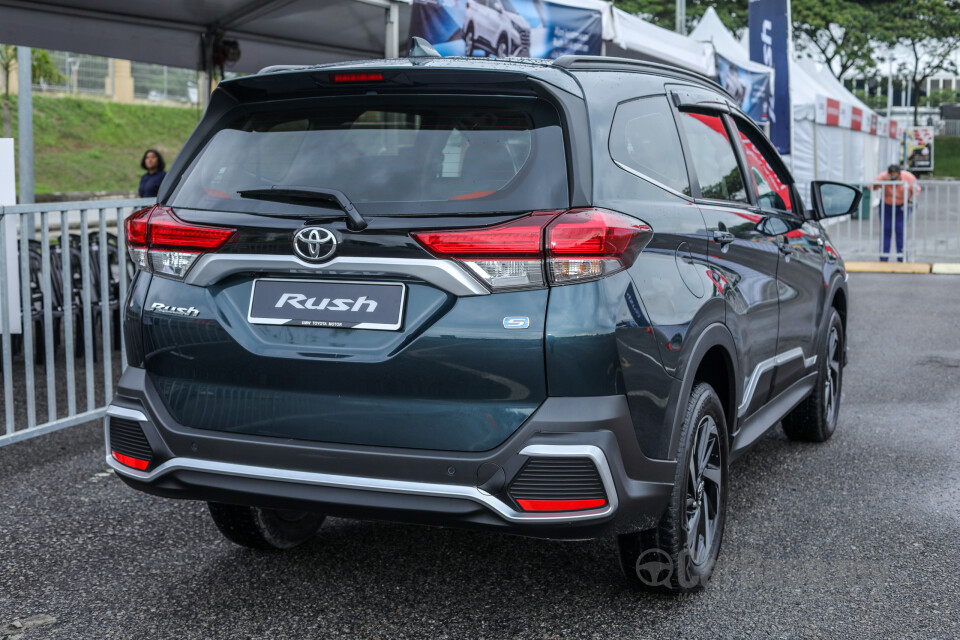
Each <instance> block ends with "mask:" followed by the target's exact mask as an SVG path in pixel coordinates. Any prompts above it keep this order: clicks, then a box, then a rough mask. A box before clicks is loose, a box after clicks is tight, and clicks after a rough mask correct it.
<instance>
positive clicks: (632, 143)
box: [609, 95, 690, 196]
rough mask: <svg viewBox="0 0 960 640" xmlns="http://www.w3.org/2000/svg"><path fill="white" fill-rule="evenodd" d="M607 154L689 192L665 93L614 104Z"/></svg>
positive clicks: (676, 133)
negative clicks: (614, 110) (615, 106)
mask: <svg viewBox="0 0 960 640" xmlns="http://www.w3.org/2000/svg"><path fill="white" fill-rule="evenodd" d="M609 146H610V155H611V157H613V159H614V160H615V161H616V162H617V164H618V165H620V166H621V167H624V168H626V169H629V170H632V171H634V172H636V173H639V174H641V175H642V176H644V177H646V178H649V179H651V180H654V181H656V182H658V183H660V184H662V185H664V186H666V187H669V188H671V189H673V190H674V191H679V192H680V193H682V194H684V195H688V196H689V195H690V180H689V178H688V176H687V168H686V165H685V164H684V162H683V150H682V148H681V146H680V134H679V133H678V132H677V127H676V124H675V123H674V121H673V114H672V113H671V111H670V105H669V103H668V102H667V98H666V96H662V95H661V96H650V97H647V98H639V99H637V100H631V101H629V102H624V103H622V104H620V105H619V106H618V107H617V111H616V113H615V114H614V117H613V125H612V126H611V128H610V145H609Z"/></svg>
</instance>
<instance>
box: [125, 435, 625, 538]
mask: <svg viewBox="0 0 960 640" xmlns="http://www.w3.org/2000/svg"><path fill="white" fill-rule="evenodd" d="M520 454H521V455H525V456H534V455H536V456H587V457H589V458H590V459H592V460H593V461H594V463H595V464H596V465H597V470H598V471H599V473H600V478H601V480H602V481H603V486H604V489H605V490H606V492H607V504H606V506H604V507H602V508H600V509H591V510H588V511H576V512H567V513H546V512H545V513H534V512H520V511H515V510H514V509H512V508H510V506H509V505H507V504H506V503H504V502H501V501H500V500H498V499H496V498H494V497H493V496H491V495H489V494H486V493H484V492H483V491H481V490H480V489H478V488H477V487H472V486H466V485H457V484H437V483H431V482H413V481H409V480H391V479H388V478H367V477H362V476H343V475H335V474H330V473H314V472H310V471H294V470H290V469H275V468H270V467H256V466H251V465H244V464H233V463H229V462H215V461H212V460H198V459H195V458H174V459H172V460H168V461H167V462H164V463H163V464H161V465H160V466H158V467H157V468H156V469H153V470H152V471H138V470H136V469H132V468H130V467H126V466H124V465H122V464H120V463H119V462H117V461H116V460H114V459H113V457H112V456H110V455H107V464H108V465H109V466H110V467H112V468H113V469H114V470H115V471H116V472H117V473H120V474H123V475H125V476H128V477H130V478H134V479H136V480H141V481H146V482H149V481H151V480H154V479H155V478H158V477H160V476H163V475H166V474H168V473H171V472H173V471H198V472H201V473H214V474H220V475H226V476H235V477H241V478H254V479H257V480H275V481H279V482H294V483H299V484H308V485H313V486H320V487H334V488H338V489H357V490H364V491H380V492H384V493H404V494H409V495H418V496H433V497H442V498H456V499H464V500H472V501H474V502H478V503H480V504H482V505H483V506H485V507H487V508H488V509H491V510H492V511H494V512H496V513H497V515H499V516H500V517H502V518H503V519H505V520H508V521H510V522H529V523H541V522H542V523H551V522H570V521H573V520H588V519H592V518H602V517H604V516H607V515H609V514H611V513H613V512H614V511H615V510H616V508H617V505H618V500H617V492H616V488H615V486H614V484H613V475H612V474H611V472H610V465H609V464H608V463H607V458H606V456H605V455H604V454H603V451H602V450H601V449H600V448H599V447H595V446H592V445H531V446H528V447H525V448H524V449H523V450H522V451H520Z"/></svg>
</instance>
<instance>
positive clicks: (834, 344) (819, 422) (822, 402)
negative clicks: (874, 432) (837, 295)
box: [782, 309, 845, 442]
mask: <svg viewBox="0 0 960 640" xmlns="http://www.w3.org/2000/svg"><path fill="white" fill-rule="evenodd" d="M823 342H824V344H823V348H822V349H821V350H820V354H819V357H818V358H817V360H818V361H819V365H820V367H819V375H818V376H817V384H816V385H815V386H814V388H813V392H812V393H811V394H810V395H809V396H807V397H806V399H804V401H803V402H801V403H800V404H799V405H797V406H796V408H794V410H793V411H791V412H790V413H789V414H787V416H786V417H785V418H784V419H783V423H782V424H783V432H784V433H786V434H787V437H788V438H790V439H791V440H800V441H803V442H826V441H827V440H829V439H830V436H832V435H833V432H834V431H836V430H837V416H838V415H839V413H840V397H841V395H840V394H841V392H842V390H843V354H844V345H845V342H844V335H843V323H842V322H841V321H840V314H838V313H837V310H836V309H832V310H831V312H830V322H828V323H827V335H826V339H825V340H824V341H823Z"/></svg>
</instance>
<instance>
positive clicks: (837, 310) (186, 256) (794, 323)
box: [106, 0, 860, 591]
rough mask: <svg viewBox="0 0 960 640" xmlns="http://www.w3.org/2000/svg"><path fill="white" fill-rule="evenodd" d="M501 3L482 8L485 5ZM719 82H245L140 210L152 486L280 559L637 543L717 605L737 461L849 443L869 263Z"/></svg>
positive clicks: (130, 350)
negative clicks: (843, 415)
mask: <svg viewBox="0 0 960 640" xmlns="http://www.w3.org/2000/svg"><path fill="white" fill-rule="evenodd" d="M473 2H475V0H471V3H473ZM859 200H860V192H859V191H858V190H857V189H854V188H853V187H849V186H846V185H841V184H836V183H814V185H813V187H812V208H808V207H806V206H805V205H804V203H803V200H802V196H801V194H800V192H799V190H798V188H797V185H796V183H795V182H794V181H793V179H792V177H791V176H790V174H789V172H788V171H787V170H786V168H785V166H784V164H783V162H782V161H781V159H780V157H779V156H778V155H777V153H776V152H775V151H774V150H773V147H772V146H771V145H770V143H769V141H768V140H767V139H766V137H764V135H763V133H762V132H761V131H760V129H758V128H757V126H756V125H755V124H754V123H753V122H751V121H750V120H749V119H748V118H747V117H746V116H745V115H744V114H743V113H742V112H741V111H739V109H738V108H737V106H736V105H735V104H734V103H732V101H731V100H730V98H729V96H728V95H726V94H725V93H723V91H722V89H720V88H719V87H718V86H716V85H715V84H713V83H711V82H709V81H707V80H704V79H703V78H701V77H699V76H696V75H693V74H691V73H688V72H686V71H683V70H680V69H676V68H673V67H666V66H661V65H656V64H650V63H643V62H636V61H629V60H618V59H615V58H597V57H565V58H560V59H559V60H557V61H555V62H552V63H551V62H548V61H528V62H524V61H506V62H505V61H498V62H496V63H493V62H491V61H485V60H473V59H465V58H461V59H439V58H423V59H420V60H415V61H408V60H392V61H370V62H361V63H350V64H339V65H327V66H317V67H283V68H275V69H271V70H268V71H267V72H264V73H261V74H260V75H255V76H247V77H242V78H236V79H231V80H227V81H225V82H222V83H221V84H220V85H219V87H218V88H217V90H216V91H215V92H214V94H213V96H212V97H211V102H210V106H209V108H208V110H207V112H206V114H205V115H204V118H203V120H202V121H201V123H200V124H199V126H198V127H197V130H196V131H195V133H194V134H193V136H191V138H190V140H189V141H188V142H187V144H186V146H185V147H184V148H183V151H182V152H181V153H180V155H179V156H178V157H177V160H176V162H175V163H174V166H173V167H172V168H171V170H170V175H169V176H168V178H167V180H166V181H165V182H164V183H163V186H162V188H161V191H160V194H159V198H158V204H157V205H156V206H154V207H151V208H148V209H145V210H143V211H141V212H139V213H138V214H137V215H135V216H132V217H131V218H130V219H129V220H128V221H127V228H126V234H127V243H128V246H129V248H130V252H131V255H132V256H133V259H134V261H135V262H136V263H137V265H138V266H139V268H140V272H139V274H138V275H137V277H136V281H135V282H134V283H133V285H132V287H131V294H130V297H129V300H128V302H127V305H126V308H125V314H126V323H125V339H126V347H127V357H128V360H129V363H130V367H129V368H128V369H127V371H126V372H125V373H124V375H123V378H122V379H121V381H120V384H119V390H118V393H117V395H116V397H115V398H114V400H113V403H112V404H111V406H110V407H109V409H108V411H107V415H108V417H107V420H106V446H107V460H108V463H109V464H110V465H111V466H112V467H113V468H114V469H115V470H116V471H117V473H118V474H119V475H120V477H121V478H122V479H123V480H124V481H125V482H126V483H128V484H129V485H130V486H132V487H134V488H136V489H139V490H142V491H146V492H149V493H153V494H156V495H161V496H168V497H176V498H191V499H200V500H206V501H208V502H209V503H210V512H211V514H212V516H213V519H214V521H215V522H216V523H217V526H218V527H219V528H220V530H221V531H222V532H223V534H224V535H225V536H227V537H228V538H229V539H231V540H233V541H234V542H237V543H239V544H242V545H247V546H251V547H256V548H288V547H292V546H295V545H297V544H300V543H302V542H304V541H306V540H308V539H310V538H311V537H313V536H314V535H315V534H316V533H317V531H318V530H319V529H320V527H321V524H322V522H323V520H324V517H325V516H327V515H331V516H344V517H358V518H371V519H385V520H396V521H404V522H417V523H425V524H439V525H451V526H463V527H472V528H482V529H490V530H496V531H503V532H509V533H516V534H522V535H528V536H537V537H544V538H576V539H580V538H594V537H602V536H615V537H616V539H617V541H618V548H619V555H620V561H621V565H622V567H623V572H624V575H626V576H627V578H628V579H630V580H632V581H634V582H635V583H637V584H639V585H641V586H646V587H652V588H657V589H663V590H667V591H689V590H693V589H697V588H700V587H701V586H702V585H703V584H704V583H705V582H706V580H707V579H708V578H709V577H710V575H711V573H712V571H713V569H714V567H715V565H716V562H717V558H718V555H719V552H720V546H721V540H722V536H723V529H724V522H725V519H726V514H727V505H728V500H729V486H730V483H729V465H730V462H731V460H733V459H734V458H736V457H737V456H739V455H741V454H743V453H744V452H745V451H747V450H748V449H749V448H750V446H751V445H752V444H753V443H755V442H756V441H757V439H758V438H760V436H761V435H763V434H764V433H765V432H766V431H767V430H768V429H770V428H772V427H773V426H775V425H777V424H778V423H780V422H781V421H782V423H783V428H784V430H785V432H786V433H787V435H788V436H789V437H791V438H794V439H799V440H809V441H816V442H822V441H824V440H826V439H828V438H829V437H830V436H831V435H832V434H833V432H834V430H835V428H836V425H837V416H838V411H839V405H840V397H841V395H840V394H841V388H842V375H843V366H844V363H845V353H846V347H845V345H846V342H845V339H846V336H845V330H846V326H847V309H848V292H847V284H846V274H845V269H844V265H843V261H842V260H841V259H840V256H839V255H838V254H837V252H836V250H835V249H834V248H833V246H832V244H831V242H830V239H829V238H828V236H827V234H826V233H825V231H824V229H823V227H822V226H821V224H820V219H822V218H824V217H825V216H831V215H844V214H847V213H849V212H852V211H854V210H856V208H857V205H858V203H859Z"/></svg>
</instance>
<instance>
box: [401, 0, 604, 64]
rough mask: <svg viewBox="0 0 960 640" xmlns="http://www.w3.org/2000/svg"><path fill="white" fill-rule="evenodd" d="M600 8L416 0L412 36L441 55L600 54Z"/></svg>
mask: <svg viewBox="0 0 960 640" xmlns="http://www.w3.org/2000/svg"><path fill="white" fill-rule="evenodd" d="M602 24H603V18H602V15H601V14H600V12H599V11H595V10H593V9H584V8H582V7H571V6H567V5H563V4H555V3H553V2H545V1H544V0H414V2H413V11H412V14H411V16H410V37H411V38H413V37H420V38H424V39H425V40H427V42H429V43H430V44H432V45H433V46H434V48H436V50H437V51H438V52H439V53H440V55H443V56H464V55H466V56H496V57H522V58H559V57H560V56H563V55H567V54H574V55H600V48H601V42H602V35H603V32H602Z"/></svg>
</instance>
